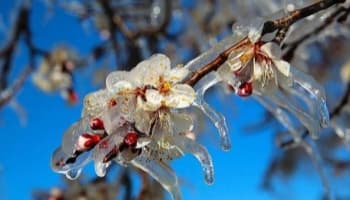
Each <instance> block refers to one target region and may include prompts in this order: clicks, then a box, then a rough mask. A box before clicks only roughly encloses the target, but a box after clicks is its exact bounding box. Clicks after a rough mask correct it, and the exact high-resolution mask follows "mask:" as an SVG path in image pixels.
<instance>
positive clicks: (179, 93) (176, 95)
mask: <svg viewBox="0 0 350 200" xmlns="http://www.w3.org/2000/svg"><path fill="white" fill-rule="evenodd" d="M195 98H196V93H195V91H194V89H193V88H192V87H191V86H189V85H186V84H177V85H175V86H173V87H172V88H171V93H170V94H169V95H167V96H165V97H164V100H165V105H166V106H167V107H171V108H186V107H188V106H190V105H191V104H192V103H193V101H194V100H195Z"/></svg>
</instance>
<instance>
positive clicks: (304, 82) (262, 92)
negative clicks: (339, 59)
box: [217, 29, 329, 141]
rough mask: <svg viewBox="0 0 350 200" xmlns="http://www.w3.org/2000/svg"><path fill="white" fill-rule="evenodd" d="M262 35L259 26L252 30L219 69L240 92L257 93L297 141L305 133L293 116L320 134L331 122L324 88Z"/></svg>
mask: <svg viewBox="0 0 350 200" xmlns="http://www.w3.org/2000/svg"><path fill="white" fill-rule="evenodd" d="M260 37H261V36H260V31H259V30H256V29H252V30H250V31H249V32H248V33H247V36H246V37H244V38H243V39H241V40H240V41H238V42H237V43H236V44H235V45H234V48H233V49H232V50H231V52H230V54H229V56H228V59H227V61H226V62H225V63H224V64H223V65H222V66H221V67H220V68H219V69H218V70H217V73H218V74H219V76H220V77H221V79H222V80H223V81H224V82H225V83H227V84H228V85H229V86H230V87H231V88H232V90H233V91H234V92H235V93H236V94H238V95H239V96H242V97H247V96H250V95H253V96H254V97H255V98H256V99H257V100H258V101H259V102H260V103H262V104H263V105H264V106H265V107H266V108H267V109H268V110H269V111H270V112H272V113H273V114H274V115H275V116H276V118H277V119H278V120H279V121H280V122H281V123H283V124H284V125H285V126H286V127H287V128H288V129H289V131H290V132H291V133H292V134H293V136H294V138H295V140H296V141H300V140H301V137H300V131H298V130H297V129H296V128H295V127H294V126H295V123H294V122H293V121H294V120H293V119H292V118H293V116H295V117H297V118H298V120H299V122H300V123H301V124H302V125H303V126H305V127H306V128H307V129H308V131H309V132H310V133H311V135H312V137H313V138H317V137H318V135H319V133H320V129H321V128H322V127H326V126H327V125H328V123H329V114H328V109H327V106H326V98H325V94H324V89H323V88H322V86H320V85H319V84H318V83H317V82H316V81H315V80H314V79H313V78H312V77H310V76H308V75H307V74H305V73H303V72H301V71H299V70H298V69H296V68H295V67H291V66H290V64H289V63H288V62H286V61H283V60H282V59H281V49H280V47H279V46H278V45H277V44H275V43H273V42H265V41H262V40H261V38H260ZM304 105H307V106H306V107H305V106H304ZM286 110H287V111H288V112H290V113H291V114H292V115H290V114H289V113H288V112H286Z"/></svg>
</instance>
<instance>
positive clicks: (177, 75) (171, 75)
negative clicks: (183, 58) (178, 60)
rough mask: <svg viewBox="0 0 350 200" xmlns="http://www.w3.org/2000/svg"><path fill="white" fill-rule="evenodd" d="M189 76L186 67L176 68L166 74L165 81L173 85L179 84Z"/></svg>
mask: <svg viewBox="0 0 350 200" xmlns="http://www.w3.org/2000/svg"><path fill="white" fill-rule="evenodd" d="M188 74H189V70H188V69H186V68H184V67H175V68H173V69H171V70H168V71H166V72H165V73H164V79H165V80H167V81H170V82H171V83H178V82H180V81H182V80H183V79H185V78H186V76H187V75H188Z"/></svg>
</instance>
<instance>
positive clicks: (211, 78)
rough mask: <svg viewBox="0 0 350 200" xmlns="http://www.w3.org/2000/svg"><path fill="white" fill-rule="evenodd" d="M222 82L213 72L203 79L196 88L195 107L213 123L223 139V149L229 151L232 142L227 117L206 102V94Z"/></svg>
mask: <svg viewBox="0 0 350 200" xmlns="http://www.w3.org/2000/svg"><path fill="white" fill-rule="evenodd" d="M220 81H221V79H220V78H219V76H217V74H216V72H211V73H209V74H208V75H207V76H205V77H204V78H202V79H201V80H200V81H199V82H198V83H197V84H196V86H195V88H196V91H197V98H196V100H195V102H194V106H196V107H198V108H199V109H200V110H201V111H202V112H203V113H204V114H205V115H206V116H208V117H209V119H210V120H211V121H212V122H213V124H214V125H215V127H216V128H217V129H218V131H219V134H220V137H221V148H222V149H223V150H225V151H227V150H229V149H230V148H231V141H230V137H229V134H228V128H227V124H226V120H225V117H224V116H223V115H221V114H220V113H218V112H216V111H215V110H214V109H213V108H212V107H210V106H209V105H208V104H207V103H206V102H205V101H204V95H205V92H206V91H207V90H208V89H209V88H210V87H212V86H214V85H215V84H217V83H218V82H220ZM197 88H198V89H197Z"/></svg>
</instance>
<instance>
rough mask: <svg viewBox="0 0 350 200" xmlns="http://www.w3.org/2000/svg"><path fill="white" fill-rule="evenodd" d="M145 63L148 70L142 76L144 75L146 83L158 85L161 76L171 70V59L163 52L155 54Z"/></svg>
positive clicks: (144, 82)
mask: <svg viewBox="0 0 350 200" xmlns="http://www.w3.org/2000/svg"><path fill="white" fill-rule="evenodd" d="M148 61H149V62H147V63H145V66H144V67H146V70H144V73H143V74H142V75H141V76H140V77H143V84H144V85H152V86H157V85H158V82H159V77H160V76H163V75H164V73H165V72H166V71H168V70H170V60H169V58H168V57H167V56H165V55H163V54H155V55H153V56H152V57H151V58H150V59H149V60H148Z"/></svg>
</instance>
